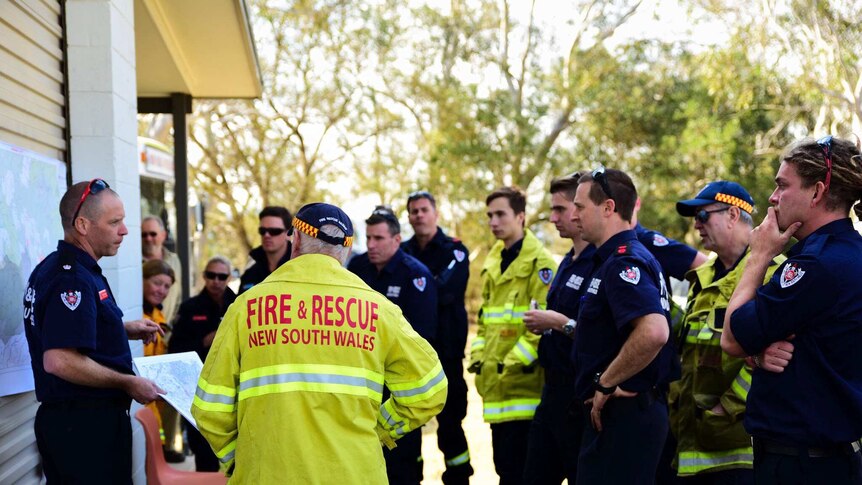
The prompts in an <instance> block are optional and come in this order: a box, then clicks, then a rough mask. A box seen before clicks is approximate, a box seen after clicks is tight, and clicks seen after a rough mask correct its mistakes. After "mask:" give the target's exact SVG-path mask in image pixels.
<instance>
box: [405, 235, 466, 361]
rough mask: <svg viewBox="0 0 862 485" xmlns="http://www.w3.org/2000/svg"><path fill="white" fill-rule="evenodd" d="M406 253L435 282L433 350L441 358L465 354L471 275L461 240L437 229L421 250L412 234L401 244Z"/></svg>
mask: <svg viewBox="0 0 862 485" xmlns="http://www.w3.org/2000/svg"><path fill="white" fill-rule="evenodd" d="M401 249H402V250H404V252H405V253H407V254H409V255H411V256H413V257H415V258H416V259H418V260H419V261H421V262H422V264H424V265H425V266H426V267H427V268H428V270H429V271H431V274H433V275H434V281H435V282H436V283H437V320H438V322H439V324H438V327H437V337H436V349H437V353H438V354H440V358H441V359H445V358H454V359H459V358H462V357H464V348H465V347H466V346H467V310H466V308H464V293H465V292H466V291H467V279H468V278H469V277H470V260H469V259H468V258H467V256H468V255H469V254H470V252H469V251H467V248H466V247H464V245H463V244H462V243H461V241H459V240H457V239H454V238H451V237H449V236H447V235H446V233H444V232H443V229H440V228H439V227H438V228H437V233H436V234H434V237H433V238H431V240H430V241H428V244H427V245H426V246H425V248H424V249H422V250H420V249H419V243H418V241H416V238H415V237H413V238H411V239H409V240H407V241H404V242H403V243H401Z"/></svg>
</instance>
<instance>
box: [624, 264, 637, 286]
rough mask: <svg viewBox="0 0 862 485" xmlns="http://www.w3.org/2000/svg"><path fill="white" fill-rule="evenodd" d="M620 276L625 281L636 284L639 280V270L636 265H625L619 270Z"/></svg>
mask: <svg viewBox="0 0 862 485" xmlns="http://www.w3.org/2000/svg"><path fill="white" fill-rule="evenodd" d="M620 278H622V279H623V281H625V282H626V283H631V284H633V285H636V284H638V283H639V282H640V280H641V270H640V268H638V267H637V266H626V269H624V270H622V271H621V272H620Z"/></svg>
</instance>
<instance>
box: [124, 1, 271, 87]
mask: <svg viewBox="0 0 862 485" xmlns="http://www.w3.org/2000/svg"><path fill="white" fill-rule="evenodd" d="M135 61H136V65H137V83H138V97H144V98H159V97H170V96H171V94H172V93H183V94H188V95H190V96H191V97H193V98H258V97H260V95H261V93H262V91H263V87H262V84H261V78H260V68H259V66H258V61H257V52H256V50H255V46H254V40H253V38H252V30H251V25H250V23H249V16H248V8H247V6H246V3H245V0H135Z"/></svg>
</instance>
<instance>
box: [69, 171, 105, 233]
mask: <svg viewBox="0 0 862 485" xmlns="http://www.w3.org/2000/svg"><path fill="white" fill-rule="evenodd" d="M109 187H110V185H108V182H105V181H104V180H102V179H93V180H91V181H90V183H89V184H87V190H85V191H84V193H83V194H81V200H79V201H78V206H77V207H75V214H74V215H73V216H72V223H73V224H74V223H75V219H77V218H78V214H79V213H80V212H81V206H82V205H84V201H85V200H87V197H89V196H90V194H92V195H96V194H98V193H99V192H101V191H103V190H105V189H107V188H109Z"/></svg>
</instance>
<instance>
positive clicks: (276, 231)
mask: <svg viewBox="0 0 862 485" xmlns="http://www.w3.org/2000/svg"><path fill="white" fill-rule="evenodd" d="M285 231H287V229H283V228H281V227H258V228H257V233H258V234H260V235H261V236H264V235H266V234H269V235H270V236H280V235H281V234H282V233H284V232H285Z"/></svg>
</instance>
